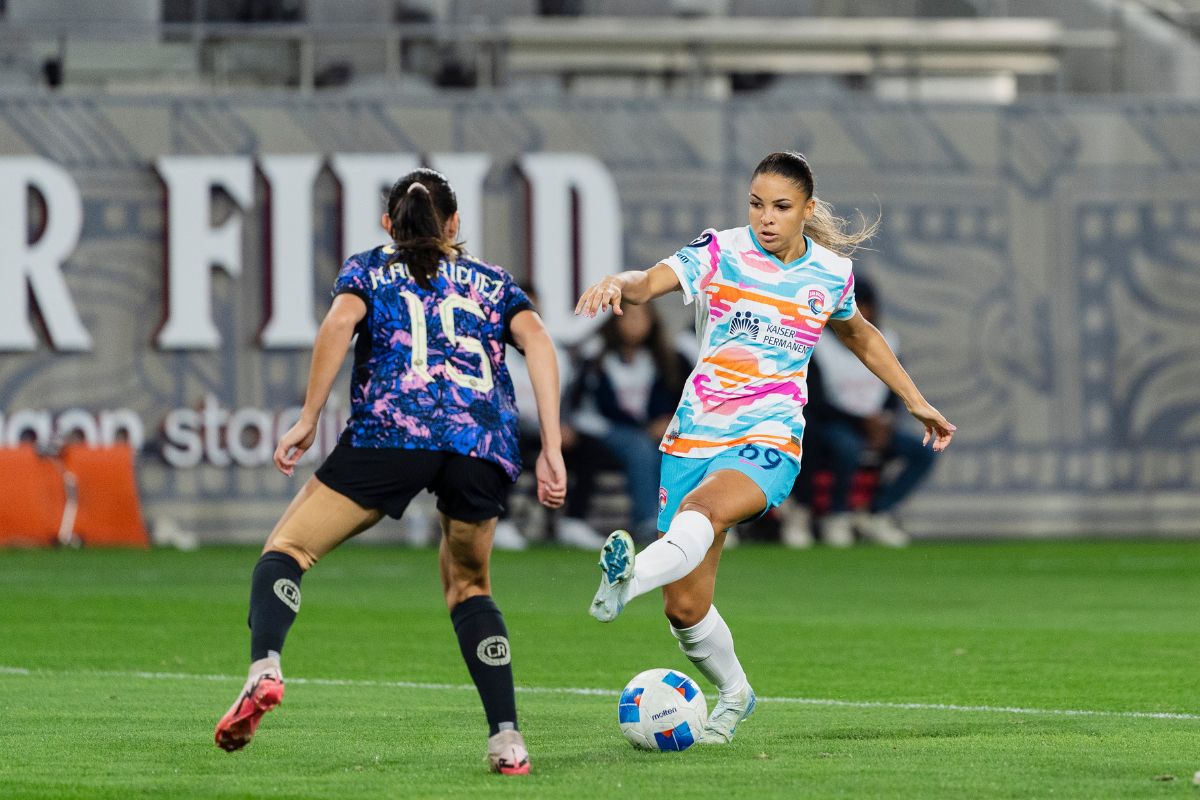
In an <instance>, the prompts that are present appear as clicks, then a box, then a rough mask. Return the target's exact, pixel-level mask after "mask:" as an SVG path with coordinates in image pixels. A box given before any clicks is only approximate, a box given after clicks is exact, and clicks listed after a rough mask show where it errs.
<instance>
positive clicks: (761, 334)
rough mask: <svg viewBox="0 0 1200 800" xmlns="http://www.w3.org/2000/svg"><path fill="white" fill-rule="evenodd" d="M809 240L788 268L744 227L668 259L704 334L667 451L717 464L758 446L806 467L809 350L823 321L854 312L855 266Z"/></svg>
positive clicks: (708, 235)
mask: <svg viewBox="0 0 1200 800" xmlns="http://www.w3.org/2000/svg"><path fill="white" fill-rule="evenodd" d="M805 242H806V244H807V245H808V248H807V250H806V251H805V253H804V255H803V256H802V257H801V258H798V259H796V260H795V261H793V262H791V263H789V264H784V263H783V262H782V261H780V260H779V259H778V258H776V257H775V256H773V255H771V254H770V253H768V252H767V251H766V250H764V249H763V248H762V246H761V245H759V243H758V240H757V239H756V237H755V236H754V232H753V231H752V230H751V229H750V227H748V226H747V227H742V228H733V229H730V230H725V231H715V230H711V229H710V230H706V231H705V232H704V233H702V234H701V235H700V237H699V238H698V239H696V240H695V241H693V242H692V243H691V244H689V245H688V246H687V247H684V248H683V249H682V250H680V251H679V252H677V253H675V255H673V256H671V257H670V258H668V259H666V260H665V261H663V263H664V264H666V265H667V266H669V267H670V268H671V269H673V270H674V271H675V274H676V275H678V276H679V283H680V286H682V288H683V294H684V298H685V300H684V302H686V303H691V302H692V301H693V300H698V301H699V305H698V308H697V313H696V318H697V333H698V334H699V336H700V358H699V360H698V361H697V363H696V367H695V369H693V370H692V374H691V375H689V376H688V380H687V385H686V387H685V388H684V392H683V397H682V399H681V400H680V402H679V408H678V410H676V412H675V417H674V419H672V420H671V424H670V426H669V427H668V428H667V434H666V436H664V437H663V441H662V444H661V446H660V448H659V449H660V450H662V451H663V452H664V453H670V454H671V455H675V456H682V457H685V458H711V457H713V456H716V455H718V454H720V453H722V452H724V451H725V450H728V449H730V448H732V447H738V446H744V445H746V444H758V445H765V446H767V447H773V448H776V449H777V450H779V451H780V452H783V453H786V454H788V455H790V456H792V457H793V458H795V459H796V460H797V461H799V460H800V454H801V446H800V442H801V437H802V436H803V433H804V404H805V403H806V402H808V390H807V385H806V382H805V376H806V375H807V372H808V362H809V359H810V358H811V357H812V351H813V347H814V346H815V345H816V343H817V340H818V339H820V338H821V331H822V330H823V329H824V328H825V323H826V322H827V321H829V320H830V319H839V320H842V319H850V318H851V317H852V316H854V313H855V305H854V273H853V269H852V264H851V261H850V259H848V258H845V257H843V256H839V255H838V254H836V253H834V252H833V251H831V250H829V249H827V248H825V247H822V246H821V245H819V244H816V243H815V242H813V241H812V240H811V239H807V238H806V239H805Z"/></svg>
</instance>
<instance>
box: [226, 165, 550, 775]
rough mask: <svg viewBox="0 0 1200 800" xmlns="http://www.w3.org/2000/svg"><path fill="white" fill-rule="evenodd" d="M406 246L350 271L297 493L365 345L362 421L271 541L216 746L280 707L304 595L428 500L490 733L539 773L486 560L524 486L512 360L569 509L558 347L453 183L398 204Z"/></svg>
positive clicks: (435, 175)
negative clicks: (509, 355) (319, 568)
mask: <svg viewBox="0 0 1200 800" xmlns="http://www.w3.org/2000/svg"><path fill="white" fill-rule="evenodd" d="M382 224H383V227H384V228H385V229H386V230H387V232H388V233H389V234H390V235H391V236H392V239H393V241H392V242H391V243H390V244H386V245H381V246H379V247H376V248H374V249H373V250H368V251H366V252H364V253H358V254H356V255H353V256H351V257H350V258H348V259H346V263H345V264H344V265H343V267H342V269H341V271H340V272H339V273H338V277H337V281H336V282H335V284H334V289H333V293H334V297H333V304H332V306H331V307H330V309H329V313H328V314H327V315H326V317H325V320H324V322H322V324H321V328H320V331H319V332H318V334H317V340H316V343H315V344H314V346H313V356H312V367H311V370H310V373H309V379H308V390H307V393H306V394H305V399H304V406H303V410H302V412H301V415H300V420H299V421H298V422H297V423H296V424H295V425H294V426H292V428H291V429H290V430H289V431H288V432H287V433H285V434H284V436H283V438H282V439H281V440H280V442H279V446H278V447H277V448H276V450H275V465H276V467H278V468H279V470H280V471H281V472H283V473H284V474H285V475H288V476H291V475H292V473H293V470H294V469H295V466H296V464H297V462H298V461H299V460H300V457H301V456H302V455H303V454H304V452H305V451H306V450H308V449H309V448H310V447H311V446H312V444H313V439H314V437H315V435H316V431H317V420H318V418H319V417H320V414H321V410H322V409H323V408H324V406H325V401H326V400H327V399H328V397H329V392H330V389H331V388H332V386H333V381H334V379H335V377H336V376H337V373H338V371H339V369H340V368H341V364H342V361H343V359H344V358H345V354H346V351H347V349H348V348H349V346H350V342H351V339H352V337H353V336H354V335H355V334H357V335H358V339H357V342H356V343H355V345H354V369H353V372H352V374H351V388H350V402H351V413H350V420H349V423H348V424H347V426H346V430H345V431H344V432H343V433H342V435H341V438H340V439H339V440H338V445H337V447H336V448H335V449H334V450H333V452H332V453H330V455H329V457H328V458H327V459H326V460H325V462H324V463H323V464H322V465H321V467H320V468H319V469H318V470H317V472H316V475H315V476H314V477H313V478H310V479H309V480H308V482H307V483H306V484H305V485H304V486H303V487H302V488H301V489H300V491H299V492H298V493H297V494H296V497H295V498H294V499H293V500H292V502H291V504H290V505H289V506H288V507H287V510H285V511H284V512H283V516H282V517H281V518H280V520H279V522H278V524H277V525H276V526H275V529H274V530H273V531H272V532H271V535H270V536H269V537H268V539H267V543H266V545H265V546H264V548H263V554H262V557H261V558H260V559H259V561H258V564H257V565H256V566H255V568H254V574H253V577H252V580H251V589H250V619H249V622H250V658H251V662H252V663H251V664H250V672H249V676H248V678H247V679H246V684H245V687H244V688H243V690H242V692H241V694H240V695H239V696H238V698H237V700H236V701H235V702H234V704H233V706H232V707H231V708H230V709H229V711H228V712H227V713H226V714H225V716H224V717H222V718H221V721H220V722H219V723H218V724H217V729H216V733H215V738H216V742H217V745H218V746H220V747H222V748H223V749H225V750H229V751H232V750H237V749H239V748H242V747H244V746H246V744H248V743H249V742H250V739H251V737H253V735H254V732H255V730H256V729H257V728H258V725H259V723H260V721H261V720H262V717H263V715H264V714H265V713H266V712H267V711H270V710H271V709H272V708H274V707H275V706H276V705H278V704H279V702H280V700H281V699H282V698H283V688H284V684H283V674H282V672H281V671H280V663H279V662H280V653H281V652H282V651H283V643H284V639H285V637H286V636H287V632H288V629H289V628H290V627H291V624H292V622H293V620H295V618H296V613H297V612H298V611H299V610H300V578H301V576H302V575H303V574H304V573H305V572H306V571H307V570H308V569H309V568H310V567H311V566H312V565H313V564H315V563H316V562H317V560H318V559H320V558H321V557H322V556H324V555H325V554H326V553H328V552H329V551H331V550H332V549H333V548H335V547H337V546H338V545H339V544H341V543H342V542H343V541H345V540H346V539H349V538H350V537H351V536H354V535H355V534H357V533H359V532H361V531H364V530H366V529H367V528H369V527H371V526H372V525H374V524H375V523H376V522H378V521H379V520H380V519H381V518H382V517H383V516H384V515H385V514H386V515H388V516H391V517H396V518H399V517H400V515H401V514H403V513H404V509H405V508H406V507H407V506H408V504H409V502H410V501H411V500H412V499H413V497H415V496H416V495H417V493H418V492H420V491H422V490H425V489H428V490H429V491H431V492H433V493H434V494H435V495H436V496H437V498H438V500H437V507H438V511H439V512H441V525H442V541H441V551H440V555H439V558H440V564H441V577H442V589H443V591H444V593H445V598H446V605H447V607H448V608H449V609H450V619H451V621H452V622H453V624H454V630H455V633H456V634H457V636H458V643H459V647H460V649H461V650H462V655H463V659H464V660H465V661H466V664H467V668H468V670H469V671H470V673H471V678H472V679H473V680H474V682H475V686H476V687H477V688H478V690H479V696H480V699H481V700H482V701H483V707H484V712H485V713H486V716H487V721H488V727H489V738H488V759H489V762H490V764H491V768H492V770H493V771H495V772H500V773H502V774H509V775H516V774H525V773H528V772H529V754H528V752H527V751H526V749H525V741H524V739H523V737H522V736H521V733H520V732H519V731H518V730H517V711H516V699H515V696H514V692H513V676H512V665H511V659H510V655H509V646H508V632H507V629H506V628H505V625H504V618H503V616H501V614H500V610H499V609H498V608H497V607H496V604H495V603H494V602H493V601H492V597H491V581H490V577H489V574H488V558H489V556H490V554H491V546H492V535H493V532H494V531H495V527H496V520H497V518H498V517H499V516H500V513H501V512H502V511H503V510H504V504H505V501H506V498H507V495H508V491H509V489H510V488H511V486H512V482H513V481H514V480H516V478H517V475H518V474H519V472H520V470H521V459H520V455H519V451H518V448H517V407H516V401H515V399H514V396H513V387H512V380H511V378H510V377H509V374H508V368H507V367H506V366H505V363H504V351H505V345H506V343H508V342H512V343H513V344H515V345H516V346H517V347H518V348H520V349H521V350H523V351H524V353H525V356H526V363H527V364H528V369H529V378H530V382H531V384H532V385H533V390H534V396H535V399H536V401H537V408H538V416H539V418H540V423H541V438H542V450H541V454H540V455H539V456H538V459H537V464H536V468H535V471H536V474H537V490H538V499H539V500H540V501H541V502H542V503H543V504H544V505H546V506H547V507H549V508H558V507H559V506H561V505H562V504H563V500H564V499H565V497H566V470H565V468H564V467H563V459H562V452H561V433H560V430H559V408H558V404H559V379H558V363H557V359H556V356H555V351H554V344H553V342H552V341H551V340H550V336H549V334H548V333H547V332H546V329H545V327H544V326H543V325H542V321H541V318H540V317H539V316H538V314H537V312H535V311H534V310H533V307H532V306H531V305H530V302H529V300H528V298H527V297H526V296H525V293H524V292H522V291H521V289H520V288H519V287H518V286H517V285H516V283H515V282H514V281H513V279H512V277H511V276H510V275H509V274H508V273H507V272H505V271H504V270H503V269H501V268H500V267H496V266H492V265H491V264H487V263H485V262H483V261H480V260H479V259H477V258H474V257H473V256H471V255H469V254H467V252H466V251H465V250H464V249H463V247H462V246H461V245H460V244H458V243H457V238H458V231H459V216H458V201H457V199H456V197H455V195H454V190H453V189H452V188H451V186H450V184H449V182H448V181H447V180H446V178H445V176H443V175H442V174H441V173H439V172H435V171H434V170H430V169H419V170H416V171H414V172H411V173H409V174H408V175H405V176H404V177H403V178H401V179H400V180H398V181H396V183H395V185H394V186H392V189H391V192H390V193H389V196H388V199H387V213H385V214H384V215H383V220H382Z"/></svg>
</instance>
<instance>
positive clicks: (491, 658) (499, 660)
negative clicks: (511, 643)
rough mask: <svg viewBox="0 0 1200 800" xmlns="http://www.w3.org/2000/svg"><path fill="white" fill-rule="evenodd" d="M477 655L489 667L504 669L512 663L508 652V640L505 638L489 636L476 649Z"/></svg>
mask: <svg viewBox="0 0 1200 800" xmlns="http://www.w3.org/2000/svg"><path fill="white" fill-rule="evenodd" d="M475 655H476V656H478V657H479V660H480V661H482V662H483V663H485V664H487V665H488V666H489V667H503V666H504V665H505V664H507V663H509V662H510V661H512V654H510V653H509V652H508V639H506V638H504V637H503V636H489V637H487V638H486V639H484V640H483V641H482V642H480V643H479V647H477V648H475Z"/></svg>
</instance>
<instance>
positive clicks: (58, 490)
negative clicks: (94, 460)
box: [0, 444, 67, 547]
mask: <svg viewBox="0 0 1200 800" xmlns="http://www.w3.org/2000/svg"><path fill="white" fill-rule="evenodd" d="M66 505H67V490H66V484H65V483H64V482H63V476H62V468H61V467H60V466H59V465H57V464H55V462H54V461H53V459H49V458H45V457H43V456H41V455H39V454H38V452H37V450H36V449H35V448H34V447H33V445H29V444H23V445H18V446H17V447H0V547H5V546H10V547H50V546H52V545H54V544H55V543H56V542H57V541H58V530H59V526H60V525H61V524H62V518H63V510H64V509H65V508H66Z"/></svg>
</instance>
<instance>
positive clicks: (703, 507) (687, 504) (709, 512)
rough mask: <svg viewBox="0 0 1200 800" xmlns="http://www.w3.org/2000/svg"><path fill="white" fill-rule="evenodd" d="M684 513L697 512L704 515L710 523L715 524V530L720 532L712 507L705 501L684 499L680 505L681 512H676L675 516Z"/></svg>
mask: <svg viewBox="0 0 1200 800" xmlns="http://www.w3.org/2000/svg"><path fill="white" fill-rule="evenodd" d="M684 511H695V512H696V513H698V514H703V515H704V516H706V517H708V521H709V522H711V523H713V530H720V529H719V528H717V519H716V517H715V516H714V512H713V509H712V507H711V506H710V505H709V504H708V503H705V502H704V501H703V500H692V499H691V498H688V497H685V498H683V502H682V503H680V504H679V510H678V511H676V512H675V515H676V516H678V515H680V514H682V513H683V512H684Z"/></svg>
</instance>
